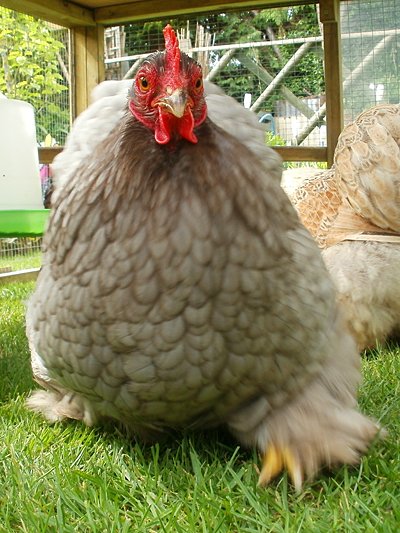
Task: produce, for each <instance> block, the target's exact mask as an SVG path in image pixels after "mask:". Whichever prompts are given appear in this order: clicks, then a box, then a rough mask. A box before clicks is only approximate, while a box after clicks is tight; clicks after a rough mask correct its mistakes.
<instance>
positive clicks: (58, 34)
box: [0, 7, 71, 145]
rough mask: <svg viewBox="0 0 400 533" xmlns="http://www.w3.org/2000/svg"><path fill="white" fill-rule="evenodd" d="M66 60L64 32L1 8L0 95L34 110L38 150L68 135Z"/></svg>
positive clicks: (68, 72) (67, 41) (67, 40)
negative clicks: (20, 101) (30, 105)
mask: <svg viewBox="0 0 400 533" xmlns="http://www.w3.org/2000/svg"><path fill="white" fill-rule="evenodd" d="M70 56H71V54H70V35H69V30H68V29H67V28H63V27H61V26H57V25H55V24H51V23H49V22H45V21H43V20H40V19H36V18H33V17H31V16H28V15H25V14H23V13H19V12H17V11H13V10H11V9H6V8H4V7H0V93H2V95H3V96H5V97H6V98H11V99H18V100H24V101H26V102H29V103H30V104H32V105H33V107H34V109H35V118H36V127H37V140H38V143H39V144H41V145H44V144H47V145H51V144H60V145H62V144H64V142H65V138H66V136H67V134H68V131H69V129H70V124H71V106H70V88H71V68H70V63H71V61H70Z"/></svg>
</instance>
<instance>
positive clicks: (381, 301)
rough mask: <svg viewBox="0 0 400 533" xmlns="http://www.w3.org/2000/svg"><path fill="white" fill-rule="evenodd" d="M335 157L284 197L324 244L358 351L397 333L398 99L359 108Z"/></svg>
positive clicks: (399, 266)
mask: <svg viewBox="0 0 400 533" xmlns="http://www.w3.org/2000/svg"><path fill="white" fill-rule="evenodd" d="M334 159H335V162H334V165H333V167H332V168H331V169H329V170H327V171H324V172H321V173H320V174H318V175H316V176H313V177H312V178H310V179H307V180H306V181H305V182H304V183H303V184H302V185H301V186H300V187H299V188H298V189H297V190H296V191H295V192H294V193H293V194H292V195H291V196H290V197H291V199H292V201H293V204H294V205H295V207H296V209H297V210H298V212H299V215H300V217H301V220H302V222H303V223H304V224H305V226H306V227H307V228H308V229H309V230H310V232H311V233H312V235H313V236H314V237H315V239H316V240H317V242H318V244H319V245H320V247H321V248H322V249H323V252H322V255H323V258H324V260H325V263H326V265H327V267H328V270H329V273H330V274H331V276H332V278H333V280H334V282H335V285H336V288H337V294H338V301H339V302H340V305H341V307H342V309H343V312H344V314H345V317H346V321H347V324H348V327H349V329H350V331H351V332H352V334H353V335H354V337H355V339H356V341H357V345H358V348H359V350H360V351H362V350H364V349H366V348H370V347H373V346H375V345H376V343H382V342H384V341H385V340H386V339H387V338H388V337H390V336H392V335H394V336H398V335H399V333H400V286H399V283H398V279H399V276H400V105H389V104H381V105H378V106H375V107H373V108H371V109H368V110H367V111H364V112H363V113H361V114H360V115H359V116H358V117H357V118H356V120H355V121H354V122H352V123H350V124H348V125H347V126H346V127H345V128H344V130H343V132H342V133H341V135H340V137H339V140H338V145H337V148H336V150H335V158H334Z"/></svg>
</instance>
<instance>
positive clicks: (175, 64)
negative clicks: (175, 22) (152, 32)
mask: <svg viewBox="0 0 400 533" xmlns="http://www.w3.org/2000/svg"><path fill="white" fill-rule="evenodd" d="M163 33H164V40H165V51H166V63H167V66H168V67H169V68H170V69H171V70H172V72H173V73H174V74H178V72H179V66H180V62H181V51H180V50H179V42H178V39H177V37H176V35H175V32H174V30H173V29H172V26H171V25H170V24H167V25H166V26H165V28H164V30H163Z"/></svg>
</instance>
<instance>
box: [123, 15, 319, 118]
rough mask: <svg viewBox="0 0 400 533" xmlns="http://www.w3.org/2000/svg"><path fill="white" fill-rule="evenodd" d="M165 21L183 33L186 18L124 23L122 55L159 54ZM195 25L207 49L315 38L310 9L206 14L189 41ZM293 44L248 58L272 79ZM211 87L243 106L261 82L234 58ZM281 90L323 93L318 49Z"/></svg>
mask: <svg viewBox="0 0 400 533" xmlns="http://www.w3.org/2000/svg"><path fill="white" fill-rule="evenodd" d="M167 22H169V23H170V24H172V26H173V27H174V28H176V29H180V28H186V27H187V20H186V18H176V19H173V20H162V21H157V22H155V21H152V22H147V23H145V24H129V25H127V26H126V27H125V31H126V34H127V38H126V43H127V45H126V46H127V49H126V52H127V54H137V53H138V52H143V53H145V52H150V51H152V50H154V49H156V48H159V49H163V48H164V44H163V38H162V28H163V27H164V26H165V24H166V23H167ZM196 23H199V24H201V25H202V26H203V27H204V29H205V30H206V31H208V32H209V33H211V35H212V36H213V41H212V44H215V45H218V44H226V43H240V42H259V41H265V40H271V39H289V38H294V37H301V36H303V37H308V36H315V35H319V34H320V31H319V26H318V19H317V13H316V8H315V6H313V5H306V6H297V7H291V8H279V9H278V8H275V9H262V10H252V11H243V12H228V13H210V14H209V15H207V16H199V17H197V18H196V19H191V20H190V21H189V27H190V32H191V37H192V40H193V38H194V35H195V32H196ZM297 48H298V45H283V46H279V49H278V48H277V47H272V46H266V47H262V48H254V49H252V50H251V51H248V53H249V54H250V57H251V58H252V59H254V60H255V61H256V62H257V63H258V64H259V65H261V66H263V67H264V68H265V69H266V70H268V72H269V73H270V74H271V75H272V76H275V75H276V74H277V73H278V72H279V71H280V70H281V68H282V67H283V66H284V65H285V63H286V62H287V61H288V60H289V59H290V57H291V56H292V55H293V54H294V52H295V51H296V50H297ZM222 54H223V51H222V52H212V53H211V54H210V62H211V64H215V63H216V62H217V61H218V59H219V58H220V57H221V55H222ZM215 81H216V83H217V84H218V85H219V86H220V87H222V88H223V89H224V90H225V91H226V92H227V93H228V94H230V95H231V96H233V97H235V98H236V99H238V100H239V101H240V102H242V101H243V96H244V94H245V93H246V92H249V93H251V94H252V95H253V97H254V98H255V97H256V96H258V95H259V94H260V93H261V92H262V91H263V90H264V88H265V82H264V81H262V80H261V79H258V78H257V77H256V76H254V75H249V71H248V70H247V69H246V68H245V67H243V66H242V65H241V63H240V62H239V61H238V59H236V58H235V57H234V58H233V59H232V60H231V61H230V63H229V64H228V65H227V66H226V67H225V68H224V69H223V71H222V72H221V74H220V75H219V76H218V77H217V78H216V79H215ZM285 86H286V87H288V88H289V89H290V90H291V91H292V92H293V93H294V94H295V95H296V96H298V97H304V96H308V95H318V94H320V93H321V92H322V91H323V89H324V75H323V61H322V56H321V53H320V46H319V45H317V46H316V47H315V48H312V49H311V51H310V52H309V53H308V54H306V55H305V56H304V57H303V58H302V60H301V61H300V62H299V63H298V64H297V66H296V73H295V75H292V76H291V75H289V76H288V77H287V78H285ZM281 98H282V97H281V95H280V93H279V91H275V93H274V94H273V95H272V97H271V98H269V99H268V100H267V101H266V104H265V110H268V111H271V110H272V109H273V104H274V102H275V100H276V99H281Z"/></svg>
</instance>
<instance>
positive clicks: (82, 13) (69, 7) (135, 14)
mask: <svg viewBox="0 0 400 533" xmlns="http://www.w3.org/2000/svg"><path fill="white" fill-rule="evenodd" d="M299 3H300V4H309V3H313V0H302V1H299V0H297V1H296V0H286V1H285V0H283V1H282V0H190V1H188V0H153V1H152V0H74V1H73V2H70V1H68V0H18V2H16V1H15V0H0V5H2V6H4V7H8V8H10V9H17V10H18V11H22V12H24V13H27V14H30V15H32V16H35V17H38V18H41V19H44V20H48V21H50V22H54V23H56V24H60V25H62V26H67V27H70V26H94V25H96V24H106V25H109V24H117V23H120V22H126V21H133V20H140V19H142V20H148V19H151V18H160V17H167V16H172V15H182V14H187V13H202V12H209V11H224V10H228V9H234V8H241V9H242V8H244V9H246V8H250V7H251V8H254V7H280V6H284V5H285V6H288V5H296V4H299Z"/></svg>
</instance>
